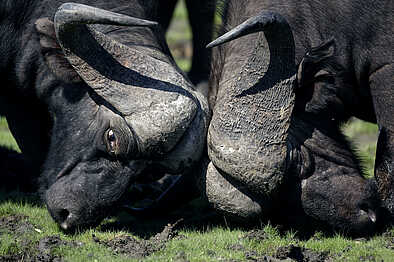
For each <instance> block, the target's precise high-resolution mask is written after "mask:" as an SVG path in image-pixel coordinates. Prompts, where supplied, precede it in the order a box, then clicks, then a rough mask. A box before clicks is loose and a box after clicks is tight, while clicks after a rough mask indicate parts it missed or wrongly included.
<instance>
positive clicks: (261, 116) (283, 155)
mask: <svg viewBox="0 0 394 262" xmlns="http://www.w3.org/2000/svg"><path fill="white" fill-rule="evenodd" d="M260 31H263V33H261V34H258V35H256V36H251V35H250V36H248V38H245V39H244V42H242V41H241V39H239V42H238V43H237V44H234V45H233V46H232V47H231V48H229V49H228V50H229V51H228V52H225V54H228V55H229V58H228V59H226V60H225V61H226V64H224V66H223V72H222V75H221V77H222V78H221V79H220V80H219V83H218V84H219V88H218V94H217V100H216V103H215V107H214V112H213V117H212V120H211V122H210V126H209V131H208V154H209V157H210V159H211V161H212V163H213V164H214V165H215V167H216V168H217V169H218V170H220V171H221V172H224V173H225V174H227V175H229V177H231V178H232V179H234V180H235V181H237V182H238V183H240V184H241V185H245V186H246V187H247V188H248V190H249V191H250V192H251V194H253V198H254V199H257V200H258V199H263V198H266V197H272V196H273V195H275V194H277V193H278V190H279V188H280V185H281V184H283V182H284V181H285V178H286V170H287V168H288V163H287V161H288V160H287V154H288V150H287V137H288V129H289V126H290V121H291V115H292V110H293V107H294V101H295V94H294V90H293V89H294V82H295V74H296V65H295V44H294V39H293V34H292V31H291V28H290V26H289V24H288V23H287V21H286V20H285V19H284V18H283V17H282V16H281V15H280V14H277V13H273V12H269V11H261V12H260V13H258V14H257V15H256V16H253V17H251V18H250V19H248V20H247V21H245V22H243V23H242V24H240V25H238V26H236V27H235V28H234V29H232V30H231V31H229V32H228V33H226V34H224V35H223V36H222V37H219V38H218V39H217V40H215V41H213V42H212V43H211V44H209V47H213V46H217V45H220V44H223V43H226V42H229V41H231V40H234V39H237V38H239V37H241V36H245V35H247V34H251V33H255V32H260ZM234 50H235V51H234ZM231 51H233V53H230V52H231ZM262 196H263V198H262Z"/></svg>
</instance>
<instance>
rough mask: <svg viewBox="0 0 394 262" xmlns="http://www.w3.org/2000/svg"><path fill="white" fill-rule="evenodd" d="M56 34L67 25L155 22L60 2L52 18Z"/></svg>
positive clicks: (133, 24)
mask: <svg viewBox="0 0 394 262" xmlns="http://www.w3.org/2000/svg"><path fill="white" fill-rule="evenodd" d="M54 22H55V25H56V27H55V28H56V29H55V30H56V35H58V34H59V33H61V32H62V31H65V30H67V28H68V27H69V26H73V25H79V24H104V25H122V26H147V27H153V26H157V25H158V23H157V22H153V21H148V20H144V19H139V18H135V17H130V16H126V15H122V14H118V13H114V12H110V11H106V10H103V9H99V8H95V7H92V6H88V5H83V4H77V3H65V4H62V5H61V6H60V7H59V8H58V10H57V12H56V14H55V19H54Z"/></svg>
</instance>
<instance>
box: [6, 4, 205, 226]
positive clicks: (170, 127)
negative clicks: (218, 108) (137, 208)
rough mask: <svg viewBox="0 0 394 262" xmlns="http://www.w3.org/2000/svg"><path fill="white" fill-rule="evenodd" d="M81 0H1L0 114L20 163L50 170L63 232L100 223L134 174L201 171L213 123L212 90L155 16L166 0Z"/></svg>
mask: <svg viewBox="0 0 394 262" xmlns="http://www.w3.org/2000/svg"><path fill="white" fill-rule="evenodd" d="M78 2H79V3H65V1H49V0H21V1H13V0H5V1H1V3H0V74H1V80H2V85H1V86H2V87H1V88H2V92H1V108H0V109H1V111H0V113H1V115H2V116H5V117H6V118H7V121H8V123H9V126H10V130H11V132H12V134H13V135H14V137H15V139H16V141H17V142H18V145H19V147H20V148H21V150H22V152H23V159H18V158H17V157H15V156H14V155H12V154H11V157H12V161H11V162H10V163H18V161H26V165H27V166H28V167H29V168H30V169H29V171H30V172H31V174H27V175H31V176H34V175H33V174H37V173H38V172H39V173H41V176H40V187H41V189H40V191H41V192H42V194H43V196H44V199H45V202H46V205H47V207H48V210H49V212H50V213H51V215H52V217H53V218H54V220H55V221H56V222H58V223H59V225H60V226H61V227H62V228H63V229H75V228H77V227H84V226H93V225H95V224H97V223H98V222H100V220H101V219H102V218H103V217H105V216H106V215H108V214H110V212H111V211H113V210H114V207H116V206H117V205H119V204H120V202H121V200H122V196H124V193H125V191H126V190H127V188H129V186H130V184H132V183H133V182H136V181H139V180H146V179H156V178H159V177H161V176H162V175H163V174H176V175H183V174H189V173H192V172H191V171H192V170H193V168H194V167H195V166H196V165H197V164H198V162H199V160H200V158H201V155H202V154H203V149H204V146H205V134H206V129H207V113H208V108H207V107H208V106H207V102H206V99H205V97H204V96H202V95H201V94H200V93H199V92H197V91H196V90H195V88H194V86H193V84H192V83H191V82H190V81H189V79H188V78H187V77H186V76H184V74H183V72H181V70H180V69H179V68H178V67H177V66H176V64H175V62H174V60H173V59H172V57H171V55H170V52H169V50H168V47H167V45H166V42H165V40H164V36H163V33H162V31H161V29H160V27H158V25H157V23H156V22H151V21H149V20H157V9H158V6H157V5H158V2H159V1H154V0H131V1H130V0H127V1H125V0H117V1H90V0H85V1H78ZM106 10H108V11H106ZM111 11H112V12H111ZM143 19H146V20H143ZM1 152H2V153H3V154H5V156H2V159H4V158H5V157H10V152H9V151H7V150H3V151H1ZM4 162H5V163H6V162H7V160H5V161H4ZM2 171H3V170H2ZM147 177H149V178H147ZM20 180H24V178H22V179H21V178H20Z"/></svg>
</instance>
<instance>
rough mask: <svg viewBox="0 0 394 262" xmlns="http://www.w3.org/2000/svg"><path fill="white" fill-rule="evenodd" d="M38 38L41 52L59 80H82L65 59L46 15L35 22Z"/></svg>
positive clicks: (75, 81)
mask: <svg viewBox="0 0 394 262" xmlns="http://www.w3.org/2000/svg"><path fill="white" fill-rule="evenodd" d="M35 27H36V30H37V32H38V34H39V38H40V46H41V53H42V55H43V57H44V61H45V62H46V64H47V66H48V67H49V69H50V70H51V72H52V73H53V74H54V75H55V76H56V77H57V78H58V79H59V80H61V81H63V82H66V83H78V82H82V79H81V78H80V76H79V75H78V74H77V72H76V71H75V70H74V68H73V67H72V66H71V64H70V63H69V62H68V61H67V59H66V57H65V56H64V53H63V51H62V49H61V47H60V45H59V44H58V42H57V40H56V34H55V27H54V24H53V22H52V21H50V20H49V19H48V18H47V17H45V18H40V19H38V20H36V22H35Z"/></svg>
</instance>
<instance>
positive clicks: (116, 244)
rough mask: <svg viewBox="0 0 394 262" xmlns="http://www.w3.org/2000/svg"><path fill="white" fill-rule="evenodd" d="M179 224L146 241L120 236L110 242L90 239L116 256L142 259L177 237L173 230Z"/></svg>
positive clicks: (165, 228) (94, 238)
mask: <svg viewBox="0 0 394 262" xmlns="http://www.w3.org/2000/svg"><path fill="white" fill-rule="evenodd" d="M179 222H180V221H178V222H176V223H174V224H168V225H167V226H165V227H164V229H163V231H162V232H160V233H157V234H156V235H154V236H152V237H151V238H149V239H147V240H145V239H137V238H135V237H133V236H131V235H121V236H117V237H115V238H113V239H111V240H100V239H98V238H97V237H96V236H94V235H93V236H92V237H93V241H95V242H97V243H99V244H101V245H104V246H106V247H107V248H109V249H110V250H112V251H113V252H114V253H116V254H122V255H125V256H127V257H129V258H143V257H146V256H149V255H151V254H152V253H154V252H156V251H159V250H162V249H163V248H165V246H166V243H167V242H168V241H169V240H171V239H174V238H175V237H177V236H178V232H177V231H176V230H175V229H174V228H175V227H176V225H177V224H178V223H179Z"/></svg>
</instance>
